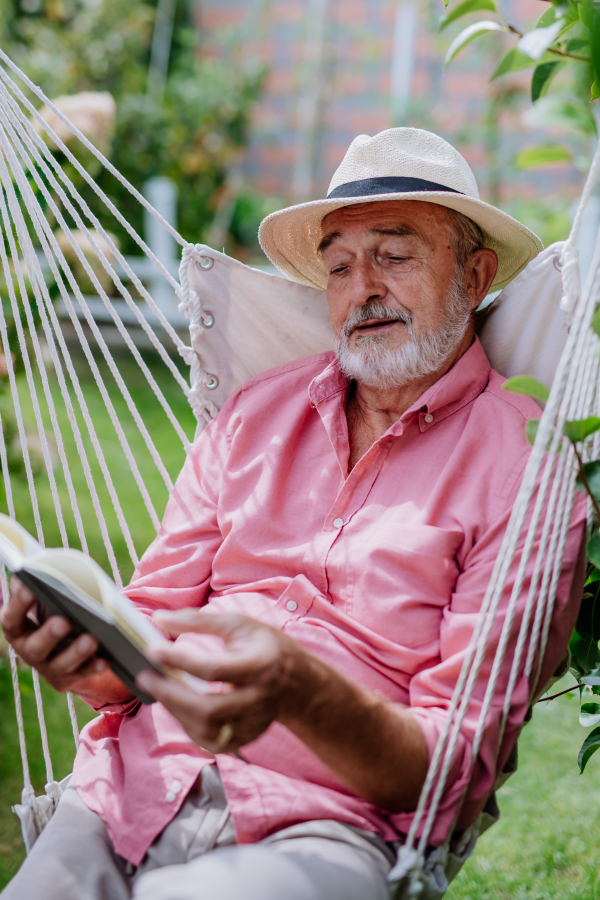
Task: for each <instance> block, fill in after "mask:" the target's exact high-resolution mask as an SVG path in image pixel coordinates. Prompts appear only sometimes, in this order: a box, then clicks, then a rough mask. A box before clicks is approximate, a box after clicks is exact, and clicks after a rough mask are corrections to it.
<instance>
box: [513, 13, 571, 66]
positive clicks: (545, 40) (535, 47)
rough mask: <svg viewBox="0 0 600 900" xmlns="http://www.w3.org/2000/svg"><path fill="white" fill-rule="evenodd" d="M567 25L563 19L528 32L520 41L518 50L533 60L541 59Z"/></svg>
mask: <svg viewBox="0 0 600 900" xmlns="http://www.w3.org/2000/svg"><path fill="white" fill-rule="evenodd" d="M565 24H566V22H565V20H564V19H563V18H562V17H561V18H560V19H557V20H556V21H555V22H553V23H552V25H547V26H546V27H545V28H534V29H533V31H528V32H527V34H524V35H523V37H522V38H521V39H520V40H519V42H518V44H517V49H518V50H519V51H520V52H521V53H522V54H523V55H524V56H530V57H531V59H540V57H541V56H543V54H544V53H545V52H546V50H547V49H548V47H551V46H552V44H553V43H554V41H555V40H556V39H557V37H558V35H559V34H560V33H561V31H562V30H563V27H564V26H565Z"/></svg>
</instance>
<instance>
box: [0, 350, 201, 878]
mask: <svg viewBox="0 0 600 900" xmlns="http://www.w3.org/2000/svg"><path fill="white" fill-rule="evenodd" d="M74 362H75V366H76V370H77V375H78V378H79V383H80V385H81V387H82V390H83V393H84V394H85V398H86V402H87V404H88V407H89V410H90V415H91V417H92V420H93V422H94V426H95V428H96V432H97V434H98V439H99V441H100V444H101V446H102V449H103V452H104V455H105V457H106V462H107V465H108V468H109V470H110V473H111V476H112V478H113V481H114V485H115V490H116V492H117V495H118V497H119V500H120V502H121V505H122V507H123V511H124V513H125V517H126V520H127V522H128V524H129V527H130V529H131V534H132V538H133V542H134V544H135V548H136V551H137V553H138V554H141V553H143V551H144V550H145V549H146V547H147V546H148V545H149V544H150V542H151V541H152V539H153V537H154V535H155V533H156V532H155V528H154V526H153V524H152V521H151V519H150V516H149V515H148V512H147V510H146V508H145V506H144V502H143V500H142V497H141V494H140V492H139V490H138V487H137V486H136V484H135V482H134V480H133V478H132V476H131V473H130V470H129V466H128V464H127V461H126V458H125V456H124V453H123V450H122V448H121V445H120V442H119V439H118V436H117V434H116V432H115V430H114V428H113V426H112V424H111V422H110V419H109V417H108V413H107V412H106V408H105V406H104V402H103V400H102V397H101V395H100V391H99V390H98V387H97V385H96V384H95V382H94V380H93V378H92V376H91V373H90V370H89V368H88V366H87V363H85V361H84V360H83V359H81V358H77V357H75V358H74ZM117 362H118V366H119V369H120V371H121V374H122V376H123V378H124V380H125V383H126V384H127V386H128V388H129V390H130V392H131V395H132V397H133V400H134V402H135V404H136V406H137V408H138V410H139V411H140V414H141V416H142V418H143V420H144V423H145V425H146V427H147V429H148V431H149V433H150V435H151V436H152V439H153V441H154V443H155V445H156V447H157V449H158V452H159V453H160V456H161V458H162V460H163V462H164V464H165V467H166V469H167V470H168V472H169V475H170V476H171V478H172V479H174V478H176V476H177V473H178V472H179V470H180V469H181V466H182V465H183V462H184V459H185V451H184V449H183V445H182V442H181V440H180V438H179V437H178V436H177V434H176V433H175V431H174V429H173V427H172V425H171V424H170V423H169V421H168V419H167V416H166V414H165V412H164V410H163V409H162V407H161V406H160V405H159V403H158V401H157V400H156V398H155V396H154V394H153V393H152V391H151V389H150V388H149V387H148V384H147V383H146V380H145V378H144V376H143V375H142V374H141V373H140V370H139V368H138V367H137V365H136V364H135V363H133V362H132V361H130V360H128V359H126V358H117ZM147 362H148V364H149V366H150V368H151V371H152V374H153V375H154V377H155V378H156V380H157V382H158V383H159V385H160V387H161V389H162V390H163V393H164V395H165V397H166V399H167V401H168V402H169V405H170V406H171V408H172V409H173V411H174V413H175V415H176V416H177V419H178V420H179V422H180V423H181V424H182V426H183V428H184V430H185V432H186V434H187V435H188V437H193V434H194V429H195V420H194V417H193V414H192V412H191V410H190V408H189V405H188V402H187V400H186V398H185V396H184V394H183V392H182V390H181V388H180V387H179V386H178V385H177V383H176V382H175V380H174V379H173V377H172V375H171V374H170V373H169V372H168V371H167V369H166V367H165V366H164V365H163V364H162V363H161V362H160V361H158V360H157V359H156V358H152V357H149V358H148V360H147ZM99 365H100V369H101V372H102V377H103V380H104V383H105V384H106V387H107V389H108V391H109V393H110V395H111V399H112V401H113V403H114V406H115V409H116V412H117V415H118V418H119V421H120V422H121V425H122V427H123V429H124V431H125V434H126V437H127V440H128V441H129V443H130V445H131V447H132V450H133V453H134V456H135V458H136V460H137V461H138V464H139V468H140V472H141V474H142V476H143V478H144V481H145V483H146V484H147V486H148V489H149V493H150V495H151V497H152V501H153V503H154V505H155V508H156V511H157V514H158V516H159V518H161V517H162V514H163V511H164V507H165V504H166V501H167V490H166V488H165V486H164V483H163V481H162V479H161V477H160V475H159V474H158V471H157V468H156V466H155V464H154V462H153V461H152V458H151V456H150V454H149V452H148V451H147V449H146V447H145V444H144V441H143V439H142V437H141V436H140V433H139V431H138V429H137V426H136V425H135V422H134V421H133V418H132V416H131V414H130V412H129V410H128V409H127V406H126V403H125V401H124V399H123V397H122V396H121V394H120V392H119V391H118V388H117V386H116V384H115V382H114V380H113V378H112V376H111V374H110V372H109V371H108V368H107V366H106V365H104V364H103V363H99ZM49 374H50V373H49ZM184 374H185V373H184ZM50 383H51V389H52V396H53V398H54V402H55V404H56V413H57V419H58V422H59V427H60V431H61V433H62V435H63V439H64V443H65V450H66V455H67V459H68V461H69V467H70V469H71V473H72V477H73V482H74V485H75V490H76V494H77V499H78V505H79V507H80V510H81V515H82V519H83V523H84V527H85V533H86V536H87V539H88V543H89V550H90V553H91V554H92V556H93V557H94V558H95V559H96V560H97V561H98V562H99V563H100V564H101V565H103V566H104V567H105V568H106V569H107V571H110V569H109V567H108V556H107V553H106V550H105V547H104V545H103V542H102V537H101V532H100V526H99V524H98V520H97V517H96V514H95V512H94V508H93V505H92V500H91V495H90V492H89V489H88V485H87V479H86V476H85V471H84V467H83V465H82V463H81V458H80V455H79V451H78V449H77V446H76V443H75V439H74V437H73V431H72V429H71V426H70V424H69V418H68V414H67V409H66V406H65V403H64V400H63V398H62V396H61V393H60V390H59V386H58V384H57V381H56V378H55V377H54V378H51V379H50ZM36 384H37V386H38V388H40V379H39V376H37V377H36ZM71 395H73V391H72V387H71ZM19 396H20V400H21V404H22V408H23V417H24V421H25V427H26V431H27V433H28V443H31V446H32V447H33V448H34V450H33V452H34V457H35V463H36V464H35V491H36V495H37V500H38V504H39V510H40V519H41V522H42V526H43V532H44V538H45V542H46V545H47V546H50V547H52V546H60V545H61V538H60V531H59V527H58V521H57V517H56V514H55V511H54V505H53V501H52V494H51V490H50V483H49V479H48V476H47V473H46V471H45V468H44V466H43V462H42V457H41V453H40V452H39V451H38V452H37V453H36V452H35V446H36V443H39V439H37V438H36V434H37V429H36V425H35V416H34V410H33V404H32V401H31V395H30V392H29V390H28V387H27V383H26V380H25V377H24V373H21V374H20V375H19ZM75 406H76V404H75ZM40 408H41V410H42V417H43V420H44V426H45V431H46V433H47V436H48V439H49V441H50V444H51V446H52V448H53V451H54V452H53V455H54V456H57V455H56V438H55V436H54V434H53V429H52V423H51V420H50V416H49V414H48V412H47V405H46V403H45V401H44V400H43V395H42V394H41V391H40ZM78 421H79V423H80V426H81V429H82V432H84V433H85V425H84V423H83V420H82V417H81V415H78ZM84 445H85V448H86V452H87V453H88V456H89V461H90V468H91V470H92V473H93V476H94V481H95V483H96V485H97V486H98V495H99V498H100V504H101V508H102V512H103V514H104V516H105V517H106V522H107V526H108V530H109V533H110V536H111V541H112V544H113V547H114V551H115V555H116V558H117V563H118V567H119V570H120V572H121V575H122V578H123V581H124V582H125V583H126V582H127V580H128V579H129V577H130V576H131V573H132V571H133V562H132V560H131V558H130V555H129V553H128V551H127V547H126V544H125V540H124V538H123V535H122V533H121V532H120V528H119V524H118V520H117V517H116V515H115V512H114V509H113V506H112V502H111V500H110V497H109V493H108V490H107V488H106V485H105V483H104V480H103V477H102V473H101V470H100V466H99V464H98V462H97V461H96V460H95V458H94V454H93V451H92V449H91V442H90V440H89V437H85V438H84ZM54 474H55V476H56V481H57V486H58V490H59V492H60V496H61V498H62V500H63V504H64V508H65V524H66V529H67V532H68V538H69V544H70V545H71V546H74V547H79V546H80V543H79V539H78V536H77V530H76V527H75V519H74V516H73V514H72V512H71V511H70V509H69V505H68V500H67V502H65V498H67V492H66V487H65V480H64V477H63V475H62V470H61V466H60V463H58V464H57V465H55V466H54ZM11 485H12V491H13V497H14V502H15V507H16V513H17V518H18V519H19V521H20V522H21V523H22V524H23V525H24V526H25V527H26V528H28V529H29V530H30V531H31V532H32V533H33V534H34V535H35V534H36V530H35V520H34V515H33V507H32V503H31V500H30V497H29V489H28V485H27V482H26V479H25V475H24V473H20V474H18V475H14V476H13V477H12V478H11ZM0 511H2V512H7V511H8V510H7V505H6V498H5V497H4V495H3V492H2V491H0ZM0 644H1V638H0ZM20 682H21V694H22V701H23V708H24V718H25V722H26V731H27V745H28V750H29V760H30V766H31V777H32V781H33V784H34V787H35V788H36V791H37V792H38V793H40V792H42V793H43V790H44V784H45V781H46V777H45V769H44V764H43V757H42V751H41V743H40V737H39V728H38V724H37V715H36V709H35V699H34V696H33V686H32V680H31V673H30V671H28V670H27V669H26V668H25V667H23V668H22V669H21V670H20ZM42 693H43V696H44V705H45V711H46V721H47V725H48V733H49V741H50V749H51V752H52V759H53V764H54V775H55V777H56V778H58V779H60V778H62V777H64V776H65V775H66V774H68V773H69V771H70V770H71V766H72V761H73V754H74V744H73V736H72V731H71V725H70V720H69V715H68V711H67V704H66V700H65V698H64V697H63V696H60V695H58V694H56V693H55V692H54V691H52V690H51V689H50V688H47V687H46V686H43V691H42ZM76 702H77V711H78V717H79V723H80V727H82V726H83V725H84V724H85V722H86V721H88V720H89V719H90V718H92V717H93V715H94V713H93V711H92V710H91V709H90V708H89V707H87V706H86V705H85V704H84V703H81V702H79V701H76ZM22 786H23V776H22V769H21V761H20V755H19V742H18V735H17V726H16V719H15V710H14V699H13V691H12V685H11V678H10V668H9V664H8V659H7V657H6V654H5V653H3V652H2V647H1V646H0V889H1V888H2V887H3V886H4V884H6V882H7V881H8V880H9V879H10V878H11V877H12V875H13V874H14V872H15V871H16V870H17V868H18V867H19V865H20V863H21V860H22V858H23V844H22V839H21V833H20V826H19V822H18V819H17V817H16V816H15V815H14V813H13V812H12V811H11V806H12V805H13V804H14V803H18V802H20V796H21V788H22Z"/></svg>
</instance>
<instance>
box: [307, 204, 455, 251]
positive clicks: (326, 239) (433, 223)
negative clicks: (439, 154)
mask: <svg viewBox="0 0 600 900" xmlns="http://www.w3.org/2000/svg"><path fill="white" fill-rule="evenodd" d="M446 227H452V213H451V212H450V210H448V209H446V208H445V207H444V206H439V205H438V204H437V203H429V202H427V201H423V200H380V201H376V202H369V203H356V204H352V205H350V206H342V207H339V208H338V209H334V210H333V211H332V212H330V213H328V214H327V215H326V216H324V218H323V220H322V222H321V235H322V240H321V243H320V245H319V250H320V252H323V251H324V250H325V249H326V248H327V247H328V246H330V245H331V243H333V242H334V241H335V240H336V239H337V238H338V237H342V236H344V235H350V234H353V235H360V234H361V233H367V232H371V233H395V234H398V235H406V236H409V237H411V236H412V237H414V238H416V239H420V240H423V241H425V243H427V244H429V245H433V244H434V243H435V236H436V235H438V234H439V233H440V231H441V230H443V231H444V232H446Z"/></svg>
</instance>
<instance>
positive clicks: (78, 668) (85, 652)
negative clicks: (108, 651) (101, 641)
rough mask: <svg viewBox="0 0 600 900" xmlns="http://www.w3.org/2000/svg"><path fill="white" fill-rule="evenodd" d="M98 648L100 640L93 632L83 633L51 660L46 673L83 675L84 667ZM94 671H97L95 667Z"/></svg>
mask: <svg viewBox="0 0 600 900" xmlns="http://www.w3.org/2000/svg"><path fill="white" fill-rule="evenodd" d="M97 649H98V641H97V640H96V639H95V638H93V637H92V635H91V634H81V635H79V637H78V638H77V639H76V640H74V641H73V643H72V644H70V645H69V646H68V647H67V648H66V650H63V651H62V653H59V654H57V656H55V657H54V658H53V659H51V660H49V662H48V664H47V666H46V673H47V675H48V676H50V677H52V676H55V677H56V676H58V677H61V676H64V675H73V674H74V673H75V672H77V673H78V675H82V674H83V671H82V667H83V666H84V665H85V663H86V662H88V661H89V660H90V659H91V657H92V656H93V655H94V654H95V652H96V650H97ZM102 668H105V666H103V667H102ZM93 671H96V668H95V667H94V668H93ZM90 674H91V672H90Z"/></svg>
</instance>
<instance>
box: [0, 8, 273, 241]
mask: <svg viewBox="0 0 600 900" xmlns="http://www.w3.org/2000/svg"><path fill="white" fill-rule="evenodd" d="M176 10H177V12H176V18H175V22H174V29H173V40H172V44H171V50H170V57H169V67H168V72H167V77H166V83H165V90H164V96H163V95H162V93H161V92H159V93H158V94H157V93H156V92H153V91H152V90H150V89H149V80H148V68H149V62H150V52H151V42H152V35H153V28H154V21H155V18H156V12H157V0H133V2H132V3H125V4H124V3H120V2H119V0H0V47H2V49H3V50H4V51H5V52H7V53H8V55H9V56H11V57H12V58H13V59H14V60H15V62H16V63H17V64H18V65H19V66H20V67H21V68H22V69H23V70H24V71H25V72H26V74H27V75H28V76H29V77H30V78H31V79H32V80H33V81H34V82H35V83H36V84H39V85H40V86H41V87H42V89H43V90H44V91H45V93H46V94H47V95H48V96H50V97H51V98H55V97H57V96H64V95H72V94H77V93H80V92H82V91H94V92H109V93H110V94H111V95H112V96H113V97H114V99H115V100H116V105H117V108H116V121H115V128H114V134H113V136H112V142H111V145H110V146H109V147H108V148H107V150H108V152H107V155H108V156H109V159H110V160H111V162H112V163H113V164H114V165H115V166H116V168H117V169H118V170H119V171H120V172H121V173H122V174H123V175H124V176H125V177H126V178H127V179H128V180H129V181H130V182H131V183H132V184H133V185H134V187H136V188H137V189H138V190H139V189H141V188H142V186H143V184H144V182H145V181H147V180H148V179H150V178H152V177H155V176H160V175H164V176H167V177H169V178H171V179H172V180H173V181H174V182H175V183H176V185H177V187H178V192H179V202H178V219H179V220H178V226H179V230H180V231H181V233H182V234H183V236H184V237H185V238H186V239H188V240H192V241H194V242H198V241H202V240H203V239H205V238H206V235H207V232H208V230H209V228H210V225H211V223H212V221H213V218H214V216H215V213H216V211H217V208H218V205H219V198H220V195H221V192H222V190H223V187H224V185H225V184H226V183H227V181H228V178H229V174H230V171H231V167H232V166H235V163H236V160H237V159H238V158H239V157H240V155H241V153H242V152H243V150H244V148H245V146H246V143H247V139H248V124H249V116H250V112H251V110H252V107H253V105H254V103H255V102H256V100H257V98H258V96H259V94H260V91H261V87H262V83H263V80H264V75H265V70H264V67H263V66H262V64H255V63H242V62H237V61H236V56H235V54H228V55H227V58H226V59H213V58H204V57H203V56H202V55H201V53H200V48H199V45H198V36H197V32H196V30H195V29H194V28H193V27H192V19H191V15H192V7H191V4H190V3H186V2H180V3H178V4H177V5H176ZM70 149H71V151H72V152H74V153H75V154H76V156H77V157H78V158H79V159H80V162H82V164H84V165H85V167H86V168H88V170H89V164H90V163H91V162H92V160H91V159H90V158H89V153H88V154H87V155H86V151H85V148H83V147H82V146H81V145H79V143H78V142H76V143H74V144H73V145H72V146H71V147H70ZM56 157H57V160H58V161H59V162H60V163H61V165H63V166H65V165H67V166H68V164H67V161H66V160H65V158H64V157H63V156H62V154H60V153H59V152H58V151H57V153H56ZM93 175H94V177H97V179H98V184H99V185H100V186H101V187H102V189H103V190H104V191H105V192H106V193H107V194H108V196H109V197H110V199H111V200H112V201H113V202H114V203H115V205H116V206H117V207H118V208H119V209H121V210H122V211H125V212H126V214H127V216H128V218H129V221H130V224H131V225H133V227H134V228H135V229H136V231H138V232H143V211H142V209H141V207H139V205H138V204H132V203H131V202H130V196H129V194H128V192H127V191H126V189H125V188H124V187H123V186H122V185H121V184H120V183H119V182H118V181H117V180H116V179H114V178H113V177H112V176H111V175H110V173H108V172H107V171H105V170H103V169H101V168H100V167H98V170H97V171H93ZM69 176H70V177H72V179H73V180H74V181H75V183H76V186H77V188H78V190H79V191H80V192H81V194H82V195H83V196H84V199H85V200H86V202H87V203H88V204H89V206H90V207H91V208H92V210H93V212H94V213H95V214H96V215H97V216H98V217H99V218H100V219H101V221H102V224H103V225H105V226H107V227H108V228H109V229H110V230H111V231H115V232H116V237H117V239H118V241H119V244H120V246H121V249H122V250H123V251H124V252H126V253H135V252H137V249H136V248H135V246H134V245H133V243H132V242H131V239H130V237H129V235H128V234H127V232H126V231H125V230H124V229H121V228H120V227H118V226H116V225H115V222H114V219H113V218H112V217H110V216H107V213H106V209H105V208H104V206H103V205H102V204H101V203H100V202H99V200H98V198H97V196H96V194H95V193H94V192H93V190H92V189H91V188H90V187H89V186H88V185H86V184H85V183H84V182H83V180H82V179H81V178H80V176H78V175H77V173H76V172H75V170H74V169H73V168H72V167H70V168H69ZM237 240H238V237H237V236H236V235H233V234H230V233H229V232H227V233H226V236H225V243H226V244H227V245H228V250H230V251H234V250H235V247H236V246H237ZM219 249H220V247H219Z"/></svg>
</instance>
